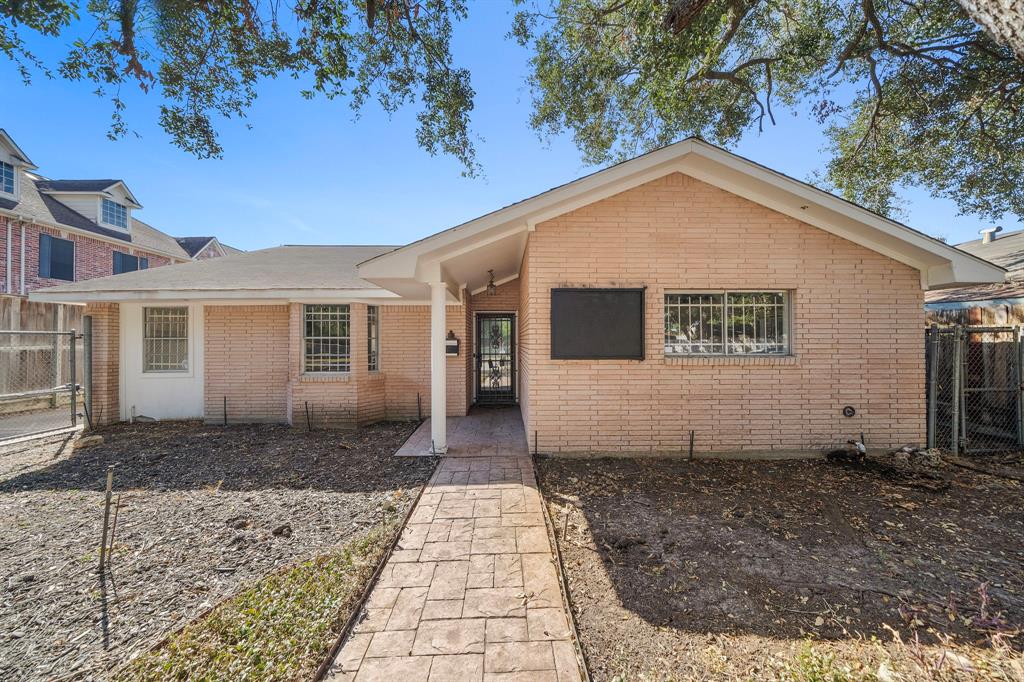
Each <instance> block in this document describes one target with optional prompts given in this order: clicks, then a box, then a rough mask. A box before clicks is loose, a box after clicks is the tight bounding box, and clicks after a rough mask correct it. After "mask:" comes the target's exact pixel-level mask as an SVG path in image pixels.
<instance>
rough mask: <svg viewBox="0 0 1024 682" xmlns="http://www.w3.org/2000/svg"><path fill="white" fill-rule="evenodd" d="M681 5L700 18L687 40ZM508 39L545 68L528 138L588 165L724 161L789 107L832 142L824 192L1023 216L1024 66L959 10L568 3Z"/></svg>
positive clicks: (892, 3) (947, 0)
mask: <svg viewBox="0 0 1024 682" xmlns="http://www.w3.org/2000/svg"><path fill="white" fill-rule="evenodd" d="M681 5H686V7H683V9H684V10H688V9H692V7H693V6H696V5H702V8H701V9H700V11H699V12H697V13H696V14H693V13H692V12H691V13H689V14H686V16H687V20H686V21H685V22H683V25H682V27H680V25H679V24H678V23H673V20H672V17H673V16H675V15H673V14H672V12H673V11H675V10H677V9H678V8H679V6H681ZM684 14H685V12H684ZM513 35H514V36H515V37H516V39H517V40H519V41H520V42H521V43H523V44H527V45H531V46H532V47H533V49H534V52H535V56H534V58H533V61H532V67H533V68H532V74H531V77H530V85H531V87H532V90H533V94H534V113H533V117H532V119H531V123H532V124H533V125H534V126H535V127H536V128H538V129H539V130H541V131H542V132H543V133H544V134H546V135H553V134H558V133H561V132H563V131H566V132H570V133H572V134H573V136H574V139H575V140H576V143H577V145H579V146H580V148H581V150H582V151H583V153H584V155H585V157H586V159H587V160H588V161H590V162H592V163H598V162H606V161H610V160H620V159H623V158H627V157H630V156H633V155H635V154H636V153H638V152H640V151H645V150H647V149H651V148H653V147H657V146H659V145H662V144H664V143H666V142H669V141H672V140H675V139H678V138H680V137H683V136H687V135H695V136H699V137H702V138H704V139H707V140H709V141H712V142H715V143H717V144H722V145H726V146H728V145H731V144H734V143H735V142H737V141H738V140H739V139H740V137H741V136H742V135H744V134H747V133H748V132H750V131H751V130H752V129H755V128H757V129H760V130H764V129H767V128H768V127H770V125H771V123H773V122H774V116H775V110H774V107H775V106H777V105H778V104H779V103H781V104H783V105H785V106H788V107H794V108H799V107H804V108H806V109H809V110H811V111H812V112H813V113H814V115H815V116H816V117H817V118H818V120H819V122H820V123H824V124H825V125H827V126H828V128H827V130H828V136H829V140H830V147H831V152H832V155H833V156H832V159H831V160H830V162H829V163H828V165H827V168H826V176H825V178H824V180H825V184H828V185H831V186H832V187H834V188H836V189H838V190H839V191H840V192H841V193H842V194H843V195H844V196H846V197H847V198H849V199H852V200H854V201H857V202H860V203H862V204H865V205H867V206H869V207H871V208H873V209H875V210H878V211H881V212H883V213H889V214H893V213H898V208H899V207H898V205H897V202H896V200H895V197H896V190H897V188H898V187H899V186H900V185H923V186H924V187H926V188H928V189H929V190H930V191H931V192H932V193H933V194H934V195H936V196H944V197H948V198H950V199H953V200H954V201H956V202H957V203H958V205H959V206H960V208H961V209H962V210H963V211H965V212H977V213H981V214H984V215H988V216H992V217H995V216H998V215H1000V214H1003V213H1014V214H1016V215H1024V197H1022V194H1021V193H1020V192H1019V191H1016V190H1014V187H1020V186H1021V185H1022V184H1024V144H1022V143H1024V64H1022V63H1021V62H1019V61H1016V60H1015V59H1014V58H1013V55H1012V54H1011V53H1010V51H1009V50H1008V49H1006V48H1004V47H1001V46H1000V45H997V44H996V43H994V42H992V40H991V39H990V38H989V37H988V35H987V34H986V33H985V32H984V30H983V29H982V28H981V27H980V26H978V25H977V24H975V23H974V22H973V21H972V20H971V19H970V18H969V17H968V16H967V15H966V14H965V13H964V12H963V11H962V10H961V9H960V6H959V5H958V4H957V3H956V2H954V1H953V0H937V1H935V2H906V1H904V0H862V1H861V2H839V1H838V0H777V1H775V2H763V1H761V2H759V1H757V0H710V1H709V2H701V3H694V2H689V3H687V2H668V1H656V0H558V1H557V2H555V4H554V12H553V14H541V13H540V12H539V11H535V12H521V13H520V14H519V15H518V16H517V17H516V20H515V23H514V27H513Z"/></svg>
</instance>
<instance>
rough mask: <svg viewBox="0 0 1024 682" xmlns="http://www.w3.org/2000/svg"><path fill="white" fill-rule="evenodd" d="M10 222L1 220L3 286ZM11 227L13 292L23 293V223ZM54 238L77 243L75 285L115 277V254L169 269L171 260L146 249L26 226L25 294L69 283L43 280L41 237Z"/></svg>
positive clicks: (5, 273)
mask: <svg viewBox="0 0 1024 682" xmlns="http://www.w3.org/2000/svg"><path fill="white" fill-rule="evenodd" d="M7 220H8V219H5V218H0V283H6V282H7ZM10 225H11V259H12V263H11V291H10V292H8V293H13V294H20V293H21V288H20V286H21V223H20V222H18V221H16V220H10ZM40 234H50V235H53V236H55V237H60V238H62V239H70V240H71V241H73V242H75V281H76V282H81V281H84V280H87V279H95V278H97V277H106V276H107V275H112V274H114V252H115V251H120V252H121V253H127V254H130V255H134V256H142V257H145V258H149V267H151V268H155V267H159V266H161V265H167V264H168V263H170V262H171V259H169V258H167V257H166V256H160V255H157V254H154V253H151V252H149V251H145V250H143V249H138V248H135V247H133V246H132V245H131V244H129V243H128V242H125V243H124V244H123V245H121V244H113V243H111V242H106V241H102V240H99V239H93V238H91V237H86V236H85V235H81V234H76V233H72V232H68V233H65V234H61V231H60V230H55V229H53V228H49V227H45V226H42V225H35V224H29V223H26V224H25V291H26V292H31V291H35V290H36V289H42V288H44V287H52V286H55V285H57V284H67V282H66V281H65V280H60V279H50V278H43V277H40V276H39V235H40Z"/></svg>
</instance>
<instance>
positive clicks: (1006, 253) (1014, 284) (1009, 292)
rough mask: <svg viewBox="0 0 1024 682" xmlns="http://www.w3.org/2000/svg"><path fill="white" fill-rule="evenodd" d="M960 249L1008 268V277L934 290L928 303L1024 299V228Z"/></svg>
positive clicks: (968, 243)
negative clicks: (997, 281) (969, 285)
mask: <svg viewBox="0 0 1024 682" xmlns="http://www.w3.org/2000/svg"><path fill="white" fill-rule="evenodd" d="M956 248H958V249H960V250H961V251H966V252H967V253H970V254H973V255H975V256H979V257H981V258H984V259H985V260H987V261H991V262H993V263H995V264H996V265H1001V266H1002V267H1004V268H1006V270H1007V271H1008V274H1007V280H1006V281H1005V282H1000V283H999V284H979V285H977V286H973V287H958V288H956V289H945V290H939V291H931V292H928V293H927V294H925V302H926V303H966V302H969V301H987V300H991V299H996V298H1024V230H1017V231H1016V232H1008V233H1006V234H1004V235H1002V236H998V237H997V238H996V239H993V240H992V241H991V242H989V243H988V244H985V243H984V242H983V241H982V240H981V239H973V240H971V241H969V242H964V243H963V244H957V246H956Z"/></svg>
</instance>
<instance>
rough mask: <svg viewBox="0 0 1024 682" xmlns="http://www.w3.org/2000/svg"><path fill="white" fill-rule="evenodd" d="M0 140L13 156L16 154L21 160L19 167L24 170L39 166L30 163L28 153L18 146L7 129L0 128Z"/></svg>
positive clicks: (34, 168)
mask: <svg viewBox="0 0 1024 682" xmlns="http://www.w3.org/2000/svg"><path fill="white" fill-rule="evenodd" d="M0 141H2V142H4V143H5V144H6V145H7V146H8V147H9V148H10V150H11V153H12V154H13V155H14V156H17V157H18V158H19V159H20V160H21V167H22V168H24V169H26V170H36V169H37V168H39V166H37V165H35V164H34V163H32V159H30V158H28V154H26V153H25V152H24V150H22V148H21V147H19V146H18V143H17V142H15V141H14V138H12V137H11V136H10V135H8V134H7V131H6V130H4V129H3V128H0Z"/></svg>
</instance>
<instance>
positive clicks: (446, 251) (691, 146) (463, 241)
mask: <svg viewBox="0 0 1024 682" xmlns="http://www.w3.org/2000/svg"><path fill="white" fill-rule="evenodd" d="M675 172H678V173H684V174H686V175H689V176H691V177H694V178H696V179H698V180H701V181H703V182H707V183H708V184H711V185H714V186H716V187H719V188H721V189H723V190H725V191H727V192H730V193H733V194H736V195H737V196H741V197H743V198H745V199H748V200H750V201H753V202H755V203H758V204H761V205H763V206H765V207H767V208H770V209H772V210H775V211H778V212H779V213H782V214H784V215H788V216H791V217H793V218H796V219H797V220H800V221H802V222H805V223H807V224H810V225H814V226H815V227H818V228H820V229H823V230H825V231H827V232H830V233H832V234H835V235H836V236H839V237H842V238H843V239H847V240H849V241H851V242H853V243H856V244H859V245H861V246H863V247H865V248H868V249H871V250H872V251H876V252H878V253H881V254H883V255H885V256H888V257H889V258H892V259H893V260H896V261H898V262H901V263H904V264H906V265H909V266H911V267H913V268H915V269H917V270H919V271H920V272H921V283H922V287H924V288H926V289H931V288H943V287H951V286H962V285H966V284H984V283H993V282H1002V281H1004V279H1005V274H1006V273H1005V270H1003V269H1002V268H1000V267H999V266H997V265H994V264H992V263H989V262H988V261H985V260H982V259H981V258H978V257H977V256H973V255H971V254H969V253H966V252H964V251H960V250H959V249H956V248H955V247H952V246H949V245H948V244H944V243H942V242H940V241H938V240H937V239H933V238H931V237H929V236H927V235H925V234H923V233H921V232H918V231H916V230H913V229H911V228H909V227H907V226H905V225H901V224H900V223H897V222H895V221H892V220H888V219H887V218H884V217H882V216H880V215H878V214H876V213H873V212H871V211H868V210H867V209H864V208H861V207H860V206H857V205H855V204H852V203H850V202H848V201H844V200H843V199H840V198H839V197H836V196H834V195H832V194H829V193H828V192H824V191H822V190H819V189H816V188H814V187H812V186H810V185H808V184H806V183H803V182H800V181H798V180H794V179H792V178H789V177H787V176H785V175H782V174H781V173H778V172H776V171H773V170H771V169H769V168H766V167H764V166H761V165H759V164H757V163H754V162H752V161H749V160H747V159H744V158H742V157H740V156H737V155H735V154H732V153H730V152H727V151H725V150H724V149H720V148H718V147H715V146H713V145H710V144H707V143H706V142H703V141H700V140H696V139H688V140H683V141H682V142H677V143H675V144H673V145H669V146H668V147H663V148H661V149H658V150H655V151H653V152H650V153H648V154H645V155H643V156H640V157H638V158H636V159H632V160H630V161H626V162H623V163H620V164H617V165H615V166H611V167H610V168H607V169H605V170H602V171H598V172H596V173H593V174H592V175H588V176H586V177H583V178H580V179H578V180H575V181H573V182H570V183H568V184H565V185H562V186H560V187H556V188H554V189H552V190H549V191H547V192H544V193H543V194H539V195H537V196H535V197H532V198H530V199H526V200H524V201H521V202H519V203H516V204H512V205H511V206H507V207H505V208H503V209H500V210H498V211H494V212H492V213H489V214H487V215H484V216H481V217H480V218H477V219H475V220H472V221H470V222H468V223H464V224H462V225H459V226H457V227H454V228H451V229H448V230H445V231H443V232H439V233H437V234H434V235H431V236H429V237H427V238H425V239H421V240H419V241H417V242H413V243H412V244H409V245H407V246H404V247H402V248H400V249H397V250H395V251H392V252H390V253H386V254H383V255H381V256H377V257H376V258H372V259H370V260H367V261H364V262H363V263H361V264H360V265H359V274H360V277H362V278H363V279H366V280H368V281H371V282H374V283H375V284H378V286H383V287H386V288H388V289H392V290H395V289H394V286H395V285H396V284H397V282H398V281H399V280H402V279H414V280H417V281H420V282H424V281H436V280H437V279H438V278H439V277H440V278H441V279H443V280H445V281H449V282H450V284H451V285H452V286H455V287H458V286H465V287H468V288H469V289H470V290H473V289H475V288H476V287H477V286H478V285H479V284H480V282H481V277H486V270H487V269H491V268H494V269H495V278H505V277H508V276H510V275H513V274H515V272H518V267H519V263H520V261H521V259H522V255H523V249H524V248H525V234H526V232H528V231H529V230H532V229H533V228H534V227H535V226H536V225H537V224H538V223H541V222H544V221H547V220H551V219H552V218H555V217H557V216H559V215H563V214H565V213H568V212H570V211H574V210H576V209H578V208H581V207H583V206H586V205H588V204H592V203H594V202H597V201H600V200H602V199H605V198H607V197H610V196H613V195H615V194H619V193H621V192H624V191H626V190H629V189H632V188H634V187H637V186H640V185H643V184H645V183H647V182H650V181H652V180H656V179H657V178H660V177H663V176H665V175H668V174H670V173H675ZM510 264H513V265H510ZM510 268H511V269H512V270H513V271H514V272H513V271H509V269H510Z"/></svg>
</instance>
